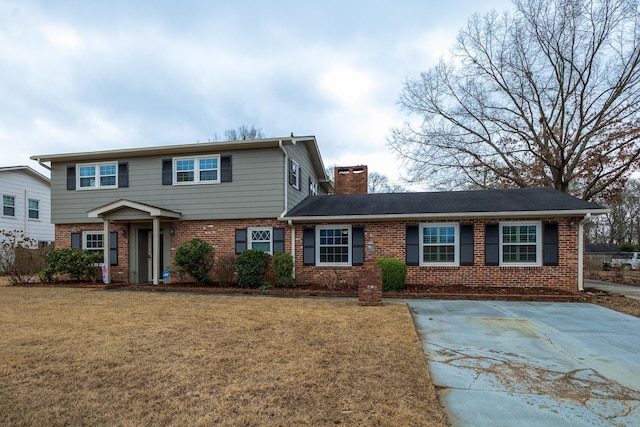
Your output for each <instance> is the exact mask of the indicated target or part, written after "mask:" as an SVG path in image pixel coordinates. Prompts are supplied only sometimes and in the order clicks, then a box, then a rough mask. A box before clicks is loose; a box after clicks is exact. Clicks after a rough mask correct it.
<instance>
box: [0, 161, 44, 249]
mask: <svg viewBox="0 0 640 427" xmlns="http://www.w3.org/2000/svg"><path fill="white" fill-rule="evenodd" d="M0 195H2V212H0V230H5V231H8V232H12V231H13V232H23V233H24V235H25V237H28V238H29V239H31V240H33V241H34V242H37V243H38V244H40V245H47V244H50V243H53V238H54V226H53V224H52V223H51V181H50V180H49V178H47V177H46V176H44V175H42V174H41V173H39V172H37V171H35V170H34V169H32V168H30V167H28V166H8V167H0Z"/></svg>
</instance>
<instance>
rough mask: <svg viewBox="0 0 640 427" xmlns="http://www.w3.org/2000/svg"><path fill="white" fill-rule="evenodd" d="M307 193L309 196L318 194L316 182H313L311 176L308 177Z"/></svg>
mask: <svg viewBox="0 0 640 427" xmlns="http://www.w3.org/2000/svg"><path fill="white" fill-rule="evenodd" d="M309 195H310V196H317V195H318V184H317V183H316V182H313V180H312V179H311V177H309Z"/></svg>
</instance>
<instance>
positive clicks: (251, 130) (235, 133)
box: [212, 125, 265, 141]
mask: <svg viewBox="0 0 640 427" xmlns="http://www.w3.org/2000/svg"><path fill="white" fill-rule="evenodd" d="M261 138H265V135H264V132H262V129H256V127H255V126H253V125H251V127H249V126H247V125H241V126H239V127H238V128H237V129H227V130H225V131H224V136H223V137H222V138H220V137H219V136H218V134H214V135H213V139H212V141H221V140H223V141H244V140H253V139H261Z"/></svg>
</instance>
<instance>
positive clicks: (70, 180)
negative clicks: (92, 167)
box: [67, 165, 76, 190]
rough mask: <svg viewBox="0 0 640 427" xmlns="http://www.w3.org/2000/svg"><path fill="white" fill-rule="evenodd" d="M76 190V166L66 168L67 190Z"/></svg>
mask: <svg viewBox="0 0 640 427" xmlns="http://www.w3.org/2000/svg"><path fill="white" fill-rule="evenodd" d="M75 189H76V165H73V166H67V190H75Z"/></svg>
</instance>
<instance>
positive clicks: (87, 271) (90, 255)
mask: <svg viewBox="0 0 640 427" xmlns="http://www.w3.org/2000/svg"><path fill="white" fill-rule="evenodd" d="M100 258H101V256H100V253H99V252H96V251H85V250H83V249H68V248H66V249H55V250H52V251H51V252H49V253H48V254H47V267H46V268H45V269H44V270H42V271H41V272H40V273H38V275H39V276H40V278H41V279H45V280H46V281H48V282H52V281H55V280H57V275H58V274H68V275H69V276H70V277H72V278H75V279H77V280H82V279H90V280H91V281H92V282H95V281H96V280H97V279H98V277H100V275H101V271H100V268H99V267H96V264H98V263H99V262H100Z"/></svg>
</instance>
